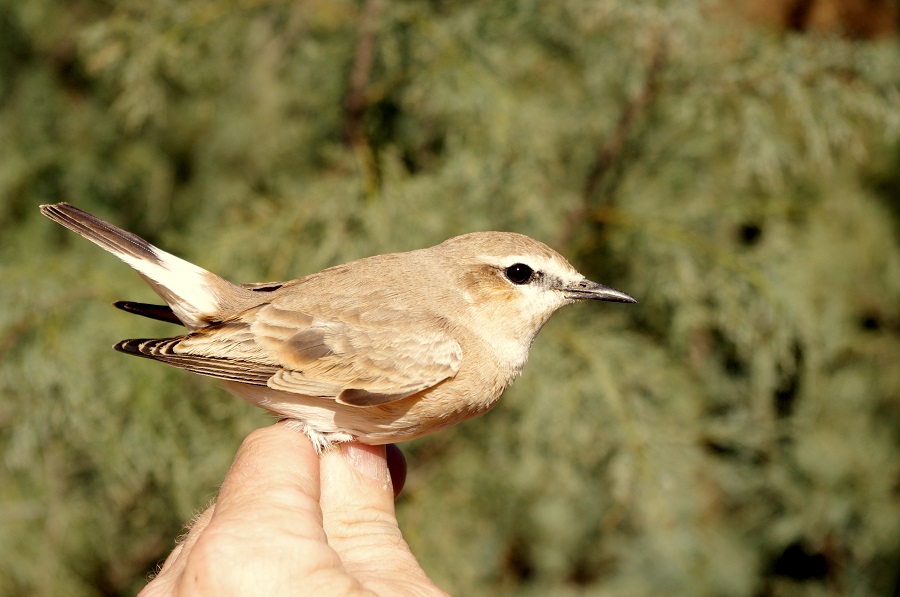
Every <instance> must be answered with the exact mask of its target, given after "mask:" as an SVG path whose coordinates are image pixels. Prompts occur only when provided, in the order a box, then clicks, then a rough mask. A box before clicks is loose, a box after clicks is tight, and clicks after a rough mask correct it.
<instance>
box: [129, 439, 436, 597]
mask: <svg viewBox="0 0 900 597" xmlns="http://www.w3.org/2000/svg"><path fill="white" fill-rule="evenodd" d="M363 594H366V595H373V594H374V595H445V593H444V592H443V591H441V590H440V589H438V588H437V587H436V586H435V585H434V583H432V582H431V580H429V579H428V577H427V576H426V575H425V572H424V571H423V570H422V568H421V567H420V566H419V563H418V562H417V561H416V559H415V557H414V556H413V554H412V552H411V551H410V550H409V546H408V545H407V544H406V542H405V541H404V540H403V536H402V535H401V533H400V529H399V528H398V526H397V519H396V516H395V514H394V491H393V488H392V485H391V476H390V473H389V472H388V466H387V460H386V458H385V448H384V447H383V446H367V445H363V444H358V443H352V444H341V445H339V446H337V447H336V448H335V449H333V450H329V451H326V452H324V453H323V454H322V455H321V456H319V455H317V454H316V452H315V450H314V449H313V446H312V444H311V443H310V441H309V439H308V438H307V437H306V435H305V434H303V433H300V432H298V431H296V430H292V429H289V428H288V427H287V426H286V425H285V424H284V423H277V424H275V425H273V426H271V427H266V428H264V429H259V430H257V431H254V432H253V433H251V434H250V435H249V436H248V437H247V439H245V440H244V443H243V444H242V445H241V447H240V449H239V450H238V453H237V455H236V456H235V459H234V463H233V464H232V466H231V469H230V470H229V471H228V474H227V475H226V477H225V481H224V483H223V484H222V487H221V489H220V491H219V497H218V501H217V502H216V504H215V505H214V506H211V507H210V508H209V509H207V510H206V511H205V512H203V514H201V515H200V516H199V517H198V519H197V520H196V522H195V523H194V524H193V526H192V527H191V529H190V531H189V532H188V534H187V537H186V538H185V539H184V540H183V541H182V542H181V543H180V544H179V545H178V546H177V547H176V548H175V550H174V551H172V553H171V554H170V555H169V557H168V559H166V562H165V564H164V565H163V567H162V570H161V571H160V572H159V574H158V575H157V576H156V578H154V579H153V580H152V581H151V582H150V584H148V585H147V586H146V587H145V588H144V590H143V591H141V593H140V597H160V596H172V595H179V596H192V597H193V596H200V595H215V596H217V597H222V596H228V595H240V596H242V597H246V596H249V597H252V596H255V595H265V596H267V597H268V596H281V595H292V596H293V595H324V596H329V595H341V596H343V595H363Z"/></svg>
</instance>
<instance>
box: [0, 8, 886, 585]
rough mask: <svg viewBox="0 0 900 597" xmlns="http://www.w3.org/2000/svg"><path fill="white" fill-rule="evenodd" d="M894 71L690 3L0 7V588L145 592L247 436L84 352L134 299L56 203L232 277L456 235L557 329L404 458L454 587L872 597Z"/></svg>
mask: <svg viewBox="0 0 900 597" xmlns="http://www.w3.org/2000/svg"><path fill="white" fill-rule="evenodd" d="M898 90H900V48H898V43H897V40H882V41H878V42H863V41H856V42H849V41H844V40H841V39H838V38H823V37H816V36H814V35H802V34H785V33H778V32H773V31H767V30H764V29H760V28H753V27H750V26H748V25H745V24H742V23H740V22H739V21H738V20H737V19H733V18H731V17H730V16H728V14H727V11H726V10H724V9H723V8H722V5H720V4H718V3H715V2H701V1H699V0H698V1H686V2H679V3H674V2H670V3H666V2H655V1H652V0H634V1H630V2H625V1H618V2H617V1H613V0H596V1H592V2H584V1H583V0H560V1H558V2H552V3H550V2H547V3H540V2H514V1H506V0H504V1H500V2H490V3H479V2H456V3H444V2H437V1H435V2H430V3H428V2H414V1H406V2H400V1H398V2H387V1H386V0H380V1H379V0H368V1H367V2H365V3H362V4H361V3H357V2H350V1H346V0H343V1H342V0H338V1H329V0H311V1H298V2H282V1H278V0H244V1H242V2H238V3H232V4H228V3H222V2H214V1H212V0H181V1H178V2H175V1H172V0H162V1H159V2H152V3H146V2H138V1H136V0H124V1H121V2H115V3H112V2H102V1H99V0H74V1H68V2H60V1H58V0H56V1H53V0H38V1H29V2H14V1H12V0H2V1H0V139H2V143H0V198H2V200H0V280H2V290H0V358H2V364H0V367H2V368H0V455H2V465H0V553H2V554H3V557H2V558H0V594H2V595H11V596H12V595H26V594H28V595H36V596H42V595H73V596H82V595H84V596H87V595H119V594H122V595H124V594H129V593H134V592H135V591H136V590H137V589H138V588H139V587H140V586H142V584H143V583H144V582H145V578H146V574H147V573H148V572H149V571H151V570H152V569H153V568H154V566H156V565H157V563H158V562H159V561H160V560H161V558H163V557H164V556H165V555H166V554H167V553H168V551H169V550H170V549H171V547H172V544H173V543H172V542H173V539H174V537H175V536H176V535H177V534H178V533H179V529H180V528H181V525H182V524H183V523H184V522H185V521H186V520H188V519H189V518H190V517H191V515H192V513H194V512H196V511H197V510H198V509H200V508H202V507H203V506H205V504H206V503H208V501H209V500H210V499H211V497H212V496H213V495H214V493H215V490H216V487H217V483H218V482H219V481H220V480H221V478H222V477H223V475H224V472H225V470H226V468H227V466H228V464H229V462H230V459H231V457H232V456H233V454H234V451H235V449H236V447H237V445H238V444H239V442H240V440H241V438H242V437H243V436H244V435H245V434H246V433H248V432H249V430H251V429H253V428H254V427H257V426H260V425H263V424H266V422H267V421H268V420H269V419H268V418H267V416H266V415H264V414H261V413H258V412H256V411H255V410H254V409H252V408H251V407H249V406H247V405H245V404H243V403H241V402H240V401H238V400H236V399H234V398H232V397H230V396H228V395H226V394H225V393H224V392H223V391H222V390H220V389H218V388H217V387H216V383H215V382H213V381H212V380H209V379H204V378H200V377H196V376H193V375H189V374H187V373H184V372H181V371H177V370H174V369H169V368H167V367H164V366H162V365H161V364H158V363H152V362H149V361H143V360H139V359H128V358H127V357H125V356H124V355H119V354H116V353H113V352H112V351H110V350H109V346H110V345H111V344H113V343H114V342H115V341H118V340H120V339H123V338H126V337H147V336H151V335H153V334H158V335H170V334H172V333H174V332H173V329H172V328H171V327H169V326H165V325H163V324H158V323H154V322H150V321H147V320H142V319H140V318H134V317H130V316H128V315H126V314H124V313H121V312H117V311H115V310H113V309H112V308H111V307H109V302H110V301H112V300H115V299H122V298H127V299H136V300H148V299H150V298H151V293H150V291H149V290H148V289H146V288H145V287H143V285H142V284H141V282H140V280H139V279H138V278H137V277H136V276H133V275H129V274H126V270H127V267H126V266H125V265H124V264H122V263H119V262H118V261H116V260H115V259H114V258H112V257H110V256H107V255H104V254H103V253H102V252H101V251H100V250H99V249H98V248H97V247H94V246H93V245H90V244H89V243H87V242H86V241H84V240H82V239H80V238H77V237H76V236H75V235H73V234H71V233H70V232H68V231H65V230H62V229H61V228H59V227H57V226H55V225H53V224H52V223H50V222H49V221H46V220H44V219H43V218H41V217H40V215H39V214H38V212H37V205H38V204H39V203H46V202H56V201H63V200H65V201H69V202H72V203H75V204H77V205H79V206H81V207H83V208H85V209H88V210H91V211H94V212H95V213H97V214H98V215H100V216H102V217H107V218H109V219H110V220H112V221H114V222H115V223H117V224H119V225H121V226H123V227H125V228H127V229H130V230H133V231H135V232H137V233H139V234H141V235H143V236H145V237H146V238H148V239H149V240H150V241H151V242H154V243H156V244H158V245H160V246H162V247H164V248H165V249H167V250H169V251H171V252H174V253H177V254H179V255H181V256H183V257H185V258H188V259H190V260H192V261H195V262H198V263H199V264H201V265H203V266H204V267H207V268H209V269H211V270H213V271H216V272H217V273H220V274H222V275H224V276H226V277H227V278H229V279H232V280H234V281H238V282H250V281H263V280H279V279H286V278H291V277H297V276H300V275H303V274H305V273H310V272H313V271H316V270H318V269H321V268H323V267H326V266H328V265H332V264H335V263H339V262H342V261H347V260H350V259H353V258H357V257H362V256H366V255H370V254H374V253H381V252H388V251H398V250H407V249H413V248H418V247H422V246H427V245H430V244H433V243H436V242H439V241H441V240H443V239H445V238H447V237H449V236H452V235H455V234H458V233H462V232H466V231H472V230H479V229H499V230H515V231H519V232H523V233H526V234H530V235H532V236H535V237H536V238H539V239H541V240H544V241H546V242H548V243H550V244H552V245H554V246H555V247H556V248H557V249H558V250H560V251H561V252H563V253H564V254H566V255H567V256H568V257H570V259H571V260H572V261H573V263H574V264H575V265H576V267H578V268H579V269H580V270H581V271H582V272H584V273H585V274H587V275H588V276H589V277H591V278H594V279H598V280H600V281H602V282H604V283H607V284H610V285H613V286H616V287H619V288H622V289H624V290H626V291H628V292H630V293H632V294H634V295H635V296H636V297H638V298H639V300H640V301H641V303H640V305H636V306H622V305H619V306H617V305H588V306H579V307H571V308H569V309H567V310H564V311H563V312H562V313H560V314H559V315H557V316H556V317H555V318H554V319H553V320H552V321H551V322H550V323H549V324H548V325H547V327H546V329H545V330H544V331H543V332H542V334H541V336H540V337H539V339H538V341H537V342H536V344H535V347H534V349H533V351H532V358H531V362H530V363H529V364H528V366H527V367H526V369H525V372H524V374H523V376H522V379H520V380H519V381H518V382H517V383H516V384H515V385H514V386H513V388H512V389H511V390H510V391H509V392H508V393H507V396H506V397H505V398H504V400H503V401H501V404H500V405H499V406H498V407H497V408H496V409H495V410H494V411H493V412H492V413H491V414H490V415H488V416H487V417H485V418H484V419H481V420H477V421H473V422H469V423H467V424H465V425H461V426H458V427H456V428H454V429H452V430H449V431H446V432H442V433H440V434H437V435H435V436H432V437H429V438H425V439H422V440H419V441H417V442H413V443H411V444H408V445H405V446H404V449H405V451H406V452H407V454H408V457H409V459H410V464H411V476H410V479H409V482H408V486H407V489H406V491H405V494H404V496H403V497H402V498H401V499H400V501H399V512H400V517H401V524H402V528H403V530H404V532H405V535H406V537H407V539H408V540H409V542H410V544H411V546H412V548H413V550H414V552H415V553H416V554H417V555H418V556H419V558H420V560H421V562H422V564H423V566H424V567H425V569H426V570H427V571H428V572H429V573H430V574H431V575H432V576H433V578H434V579H435V580H436V581H437V582H438V583H439V584H440V585H441V586H442V587H444V588H446V589H447V590H449V591H450V592H451V593H454V594H460V595H475V596H477V595H497V594H516V595H548V594H552V595H632V596H640V595H647V596H650V595H654V596H656V595H685V596H687V595H691V596H696V595H708V596H718V595H730V596H738V597H739V596H747V597H751V596H766V597H770V596H771V597H777V596H787V595H804V596H810V597H813V596H825V595H829V596H833V595H853V596H865V595H887V594H890V593H891V592H892V591H896V590H897V589H896V587H897V583H898V572H900V570H898V562H900V457H898V454H900V451H898V448H900V243H898V232H900V91H898Z"/></svg>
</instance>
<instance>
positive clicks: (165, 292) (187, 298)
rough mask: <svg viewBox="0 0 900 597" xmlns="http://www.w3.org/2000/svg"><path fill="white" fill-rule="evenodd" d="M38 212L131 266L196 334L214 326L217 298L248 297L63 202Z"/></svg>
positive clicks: (217, 315)
mask: <svg viewBox="0 0 900 597" xmlns="http://www.w3.org/2000/svg"><path fill="white" fill-rule="evenodd" d="M41 213H43V214H44V215H45V216H47V217H48V218H50V219H51V220H53V221H54V222H57V223H59V224H62V225H63V226H65V227H66V228H68V229H69V230H72V231H73V232H77V233H78V234H80V235H81V236H83V237H85V238H86V239H88V240H89V241H91V242H93V243H95V244H97V245H99V246H100V247H103V248H104V249H106V250H107V251H109V252H110V253H112V254H113V255H115V256H116V257H118V258H119V259H121V260H122V261H124V262H125V263H127V264H128V265H130V266H131V267H133V268H134V269H135V270H136V271H137V272H138V273H139V274H140V275H141V277H142V278H144V280H146V282H147V284H149V285H150V287H151V288H153V290H154V291H155V292H156V293H157V294H158V295H159V296H161V297H162V298H163V299H164V300H165V301H166V303H167V304H168V305H169V307H170V308H171V310H172V312H173V313H174V314H175V316H176V317H177V318H178V319H179V320H180V321H181V322H182V323H184V325H186V326H187V327H189V328H191V329H196V328H200V327H204V326H206V325H209V324H210V323H212V322H214V321H218V320H219V319H220V318H221V315H222V307H223V305H222V299H223V297H227V296H228V295H229V294H231V296H232V297H233V298H237V297H234V295H235V294H238V295H240V294H243V293H245V292H247V291H246V290H244V289H242V288H241V287H239V286H236V285H234V284H232V283H231V282H228V281H227V280H224V279H222V278H220V277H219V276H217V275H215V274H214V273H212V272H209V271H206V270H205V269H203V268H201V267H198V266H196V265H194V264H193V263H190V262H189V261H185V260H184V259H180V258H178V257H176V256H175V255H172V254H170V253H166V252H165V251H163V250H162V249H159V248H157V247H154V246H153V245H151V244H150V243H148V242H147V241H145V240H144V239H142V238H141V237H139V236H137V235H136V234H132V233H131V232H128V231H126V230H122V229H121V228H118V227H117V226H113V225H112V224H110V223H109V222H105V221H103V220H101V219H100V218H98V217H96V216H93V215H91V214H89V213H87V212H86V211H84V210H81V209H78V208H77V207H75V206H73V205H69V204H68V203H57V204H55V205H41Z"/></svg>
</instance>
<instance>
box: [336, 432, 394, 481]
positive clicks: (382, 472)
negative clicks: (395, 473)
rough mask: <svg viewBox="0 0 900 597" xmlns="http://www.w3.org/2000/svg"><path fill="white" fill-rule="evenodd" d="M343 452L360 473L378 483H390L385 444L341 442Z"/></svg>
mask: <svg viewBox="0 0 900 597" xmlns="http://www.w3.org/2000/svg"><path fill="white" fill-rule="evenodd" d="M341 453H342V454H343V455H344V458H345V459H346V460H347V462H349V463H350V465H351V466H353V468H355V469H356V470H357V472H359V473H360V474H363V475H365V476H366V477H369V478H370V479H374V480H375V481H377V482H378V483H381V484H387V485H390V483H391V474H390V472H389V471H388V465H387V460H386V459H385V456H384V446H368V445H365V444H358V443H353V442H351V443H344V444H341Z"/></svg>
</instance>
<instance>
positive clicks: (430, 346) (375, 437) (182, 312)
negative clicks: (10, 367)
mask: <svg viewBox="0 0 900 597" xmlns="http://www.w3.org/2000/svg"><path fill="white" fill-rule="evenodd" d="M40 210H41V212H42V213H43V214H44V215H45V216H47V217H48V218H50V219H51V220H53V221H55V222H57V223H59V224H61V225H63V226H65V227H66V228H68V229H70V230H72V231H74V232H76V233H78V234H80V235H81V236H83V237H85V238H86V239H88V240H90V241H91V242H93V243H95V244H97V245H99V246H100V247H101V248H103V249H105V250H107V251H109V252H110V253H112V254H113V255H115V256H116V257H118V258H119V259H121V260H122V261H124V262H125V263H127V264H128V265H130V266H131V267H132V268H133V269H135V270H136V271H137V273H138V274H139V275H140V276H141V277H142V278H143V279H144V280H145V281H146V282H147V284H149V286H150V287H151V288H152V289H153V290H154V291H155V292H156V294H157V295H159V297H160V298H162V299H163V301H165V303H166V304H165V305H155V304H146V303H138V302H133V301H118V302H115V303H114V305H115V306H116V307H118V308H119V309H122V310H124V311H126V312H129V313H134V314H137V315H141V316H144V317H149V318H151V319H156V320H160V321H165V322H169V323H174V324H180V325H183V326H185V327H186V328H187V333H186V334H181V335H178V336H175V337H169V338H145V339H130V340H123V341H121V342H119V343H118V344H116V345H115V346H114V347H113V348H114V349H115V350H117V351H120V352H123V353H126V354H130V355H135V356H139V357H145V358H148V359H153V360H156V361H161V362H163V363H166V364H168V365H172V366H174V367H178V368H181V369H186V370H188V371H192V372H194V373H199V374H201V375H206V376H209V377H213V378H217V379H219V380H221V382H222V384H223V385H224V387H225V389H226V390H228V391H229V392H231V393H233V394H235V395H237V396H239V397H240V398H243V399H245V400H247V401H249V402H251V403H252V404H255V405H257V406H260V407H262V408H264V409H266V410H268V411H270V412H272V413H274V414H275V415H276V416H278V417H281V418H284V419H288V420H289V422H290V424H292V425H294V426H296V427H297V428H299V429H300V430H302V431H303V432H304V433H306V435H307V436H308V437H309V438H310V440H311V441H312V443H313V445H314V446H315V448H316V450H317V451H318V452H321V451H323V450H326V449H329V448H330V447H332V446H333V444H335V443H338V442H347V441H357V442H362V443H366V444H373V445H378V444H388V443H398V442H401V441H406V440H411V439H415V438H418V437H421V436H423V435H426V434H429V433H432V432H435V431H439V430H441V429H445V428H447V427H450V426H452V425H455V424H457V423H460V422H462V421H465V420H467V419H471V418H473V417H476V416H479V415H481V414H483V413H485V412H487V411H488V410H489V409H490V408H492V407H493V406H494V405H495V404H496V403H497V401H498V399H499V398H500V396H501V394H502V393H503V392H504V391H505V390H506V388H507V387H509V385H510V384H511V383H512V382H513V380H515V378H516V377H517V376H518V375H519V373H520V372H521V371H522V367H523V366H524V365H525V361H526V360H527V358H528V352H529V350H530V348H531V345H532V342H533V341H534V339H535V336H536V335H537V333H538V332H539V331H540V329H541V327H542V326H543V325H544V324H545V323H546V321H547V320H548V319H549V317H550V316H551V315H552V314H553V313H554V312H555V311H556V310H557V309H559V308H560V307H563V306H565V305H568V304H571V303H576V302H582V301H612V302H620V303H636V302H637V301H636V300H635V299H634V298H633V297H632V296H631V295H629V294H627V293H625V292H622V291H620V290H616V289H614V288H611V287H608V286H604V285H602V284H598V283H596V282H592V281H590V280H588V279H587V278H585V276H583V275H582V274H580V273H578V271H576V269H575V268H574V267H572V266H571V265H570V264H569V262H568V261H566V259H565V258H564V257H563V256H562V255H560V254H559V253H557V252H556V251H554V250H553V249H551V248H550V247H548V246H547V245H545V244H544V243H541V242H540V241H537V240H534V239H532V238H530V237H528V236H525V235H522V234H518V233H514V232H471V233H468V234H463V235H461V236H456V237H453V238H450V239H448V240H446V241H444V242H442V243H440V244H438V245H435V246H432V247H429V248H424V249H418V250H413V251H408V252H403V253H390V254H384V255H376V256H372V257H366V258H363V259H359V260H356V261H351V262H348V263H344V264H342V265H336V266H333V267H329V268H327V269H324V270H322V271H319V272H317V273H313V274H310V275H307V276H305V277H303V278H299V279H296V280H291V281H288V282H270V283H256V284H234V283H231V282H228V281H227V280H225V279H223V278H221V277H219V276H218V275H216V274H214V273H212V272H209V271H207V270H205V269H203V268H201V267H199V266H197V265H194V264H193V263H190V262H188V261H185V260H183V259H181V258H179V257H176V256H175V255H172V254H170V253H167V252H165V251H163V250H162V249H159V248H157V247H155V246H153V245H151V244H150V243H149V242H147V241H146V240H144V239H142V238H141V237H139V236H137V235H135V234H133V233H131V232H127V231H125V230H122V229H121V228H118V227H117V226H115V225H113V224H111V223H109V222H106V221H104V220H102V219H100V218H98V217H96V216H94V215H91V214H90V213H88V212H86V211H83V210H81V209H79V208H77V207H75V206H73V205H70V204H68V203H57V204H53V205H41V206H40Z"/></svg>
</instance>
